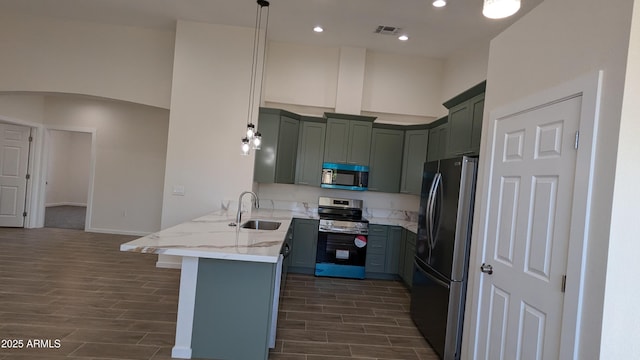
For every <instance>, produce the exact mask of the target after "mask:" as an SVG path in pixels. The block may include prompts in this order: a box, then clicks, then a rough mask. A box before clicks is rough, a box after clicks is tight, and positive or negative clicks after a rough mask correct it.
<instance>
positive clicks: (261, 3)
mask: <svg viewBox="0 0 640 360" xmlns="http://www.w3.org/2000/svg"><path fill="white" fill-rule="evenodd" d="M256 3H257V4H258V6H257V10H256V27H255V29H254V33H253V56H252V59H251V83H250V88H249V110H248V114H247V132H246V134H245V136H244V137H243V138H242V144H241V145H242V147H241V149H242V155H249V153H250V151H251V149H254V150H260V147H261V144H262V135H261V134H260V132H259V131H258V130H257V129H256V127H255V126H254V125H253V123H252V122H251V121H252V119H253V104H254V102H255V99H256V85H257V84H256V76H257V74H258V60H259V56H258V52H259V50H260V47H261V45H262V72H261V73H260V76H261V79H264V63H265V54H266V49H267V28H268V27H269V2H268V1H266V0H257V1H256ZM264 8H267V9H266V19H265V26H264V39H263V40H262V41H260V29H261V28H262V12H263V9H264ZM260 86H261V87H262V81H260ZM258 99H260V90H258Z"/></svg>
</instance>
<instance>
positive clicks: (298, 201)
mask: <svg viewBox="0 0 640 360" xmlns="http://www.w3.org/2000/svg"><path fill="white" fill-rule="evenodd" d="M254 191H256V193H257V194H258V197H259V198H260V207H261V208H263V209H269V208H272V209H278V210H296V211H302V212H314V211H315V212H317V209H318V197H320V196H330V197H343V198H349V199H359V200H362V201H363V205H364V208H365V210H364V214H363V216H365V217H367V218H371V217H378V218H390V219H401V220H407V221H416V220H417V217H418V208H419V206H420V197H419V196H417V195H406V194H391V193H381V192H374V191H348V190H335V189H323V188H319V187H315V186H305V185H290V184H258V183H254Z"/></svg>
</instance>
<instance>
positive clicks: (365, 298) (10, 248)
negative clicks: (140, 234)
mask: <svg viewBox="0 0 640 360" xmlns="http://www.w3.org/2000/svg"><path fill="white" fill-rule="evenodd" d="M134 238H135V237H132V236H122V235H109V234H96V233H85V232H83V231H81V230H68V229H50V228H44V229H29V230H25V229H11V228H0V341H1V342H2V343H0V360H19V359H25V360H27V359H28V360H31V359H44V360H48V359H50V360H58V359H82V360H89V359H92V360H97V359H133V360H137V359H153V360H167V359H170V358H171V347H172V346H173V342H174V337H175V322H176V312H177V304H178V288H179V277H180V273H179V271H178V270H174V269H159V268H156V267H155V261H156V256H154V255H146V254H137V253H126V252H120V251H119V246H120V244H121V243H124V242H127V241H130V240H132V239H134ZM281 301H282V303H281V304H282V305H281V311H280V314H279V320H278V332H277V333H278V338H277V346H276V348H275V349H274V350H273V351H272V352H271V353H270V356H269V359H272V360H298V359H301V360H330V359H349V358H358V359H403V360H405V359H419V360H425V359H428V360H435V359H437V356H436V355H435V353H434V352H433V351H432V350H431V348H430V347H429V345H428V344H427V343H426V341H425V340H424V339H423V338H422V337H421V336H420V334H419V333H418V331H417V330H416V328H415V327H414V326H413V323H412V322H411V319H410V318H409V314H408V306H409V295H408V292H407V290H406V289H405V288H404V286H403V285H402V284H401V283H400V282H395V281H372V280H347V279H333V278H315V277H313V276H305V275H297V274H290V275H289V277H288V279H287V285H286V287H285V293H284V296H283V297H282V300H281ZM20 340H22V345H20V343H19V341H20ZM2 345H4V348H3V347H2ZM8 345H13V346H18V347H21V348H16V349H7V348H6V347H7V346H8ZM58 345H59V346H58ZM225 360H227V359H225ZM228 360H245V359H228ZM246 360H253V359H246Z"/></svg>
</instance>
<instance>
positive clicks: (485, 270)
mask: <svg viewBox="0 0 640 360" xmlns="http://www.w3.org/2000/svg"><path fill="white" fill-rule="evenodd" d="M480 271H482V272H483V273H485V274H489V275H491V274H493V266H491V265H489V264H485V263H482V265H480Z"/></svg>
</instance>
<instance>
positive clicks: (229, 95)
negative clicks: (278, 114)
mask: <svg viewBox="0 0 640 360" xmlns="http://www.w3.org/2000/svg"><path fill="white" fill-rule="evenodd" d="M252 42H253V30H252V29H251V28H242V27H231V26H222V25H213V24H204V23H194V22H186V21H179V22H178V27H177V32H176V49H175V59H174V67H173V90H172V94H171V115H170V121H169V140H168V148H167V158H166V173H165V183H164V193H163V207H162V228H166V227H169V226H172V225H175V224H178V223H180V222H183V221H186V220H190V219H193V218H195V217H197V216H200V215H204V214H206V213H208V212H210V211H211V210H213V209H216V208H220V204H221V203H222V202H223V201H225V200H230V197H231V198H232V199H235V198H236V197H237V196H238V195H239V194H240V193H241V192H242V191H244V190H250V189H251V187H252V182H253V160H254V157H253V156H242V155H240V139H241V137H242V136H243V134H244V132H245V131H246V121H247V109H248V106H249V83H250V81H249V80H250V72H251V50H252V47H251V44H252ZM259 68H260V67H259ZM258 75H259V74H258ZM259 78H260V77H259V76H258V80H259ZM258 85H260V84H258ZM255 115H256V116H257V109H256V111H255ZM258 127H259V124H258ZM174 186H183V187H184V190H185V192H184V196H176V195H172V191H173V188H174Z"/></svg>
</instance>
